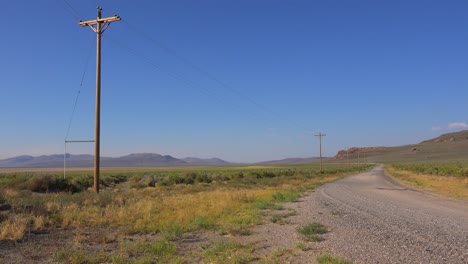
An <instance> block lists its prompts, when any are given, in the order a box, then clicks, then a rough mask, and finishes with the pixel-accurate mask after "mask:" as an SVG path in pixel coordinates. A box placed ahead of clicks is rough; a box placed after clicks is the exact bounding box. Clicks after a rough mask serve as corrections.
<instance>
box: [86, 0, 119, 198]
mask: <svg viewBox="0 0 468 264" xmlns="http://www.w3.org/2000/svg"><path fill="white" fill-rule="evenodd" d="M101 11H102V8H101V7H100V6H98V7H97V18H96V19H94V20H88V21H81V20H80V22H79V24H80V25H81V26H83V27H86V26H89V27H90V28H91V29H92V30H93V31H94V32H95V33H96V127H95V131H94V136H95V138H94V191H95V192H96V193H99V172H100V160H99V159H100V156H101V155H100V152H101V146H100V143H101V35H102V33H104V31H106V29H107V28H108V27H109V25H110V24H111V23H112V22H115V21H119V20H120V17H119V16H117V15H114V16H111V17H106V18H101Z"/></svg>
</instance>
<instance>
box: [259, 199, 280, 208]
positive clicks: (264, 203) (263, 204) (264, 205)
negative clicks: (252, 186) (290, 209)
mask: <svg viewBox="0 0 468 264" xmlns="http://www.w3.org/2000/svg"><path fill="white" fill-rule="evenodd" d="M255 207H256V208H258V209H261V210H265V209H270V210H283V209H284V207H283V205H281V204H277V203H273V202H270V201H264V200H262V201H256V202H255Z"/></svg>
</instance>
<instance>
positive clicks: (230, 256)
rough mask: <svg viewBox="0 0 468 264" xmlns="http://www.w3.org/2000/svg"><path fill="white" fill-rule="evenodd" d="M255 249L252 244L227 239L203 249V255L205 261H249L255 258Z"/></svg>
mask: <svg viewBox="0 0 468 264" xmlns="http://www.w3.org/2000/svg"><path fill="white" fill-rule="evenodd" d="M253 251H254V246H253V245H251V244H249V245H243V244H241V243H237V242H234V241H231V240H226V241H222V242H219V243H216V244H214V245H212V246H210V247H208V248H205V249H203V251H202V253H201V257H202V258H203V262H204V263H247V262H250V261H252V260H254V257H253V256H252V253H253Z"/></svg>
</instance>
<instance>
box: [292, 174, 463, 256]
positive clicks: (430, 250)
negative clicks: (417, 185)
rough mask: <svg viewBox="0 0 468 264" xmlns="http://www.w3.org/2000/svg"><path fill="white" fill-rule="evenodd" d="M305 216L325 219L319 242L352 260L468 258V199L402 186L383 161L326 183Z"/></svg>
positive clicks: (308, 200)
mask: <svg viewBox="0 0 468 264" xmlns="http://www.w3.org/2000/svg"><path fill="white" fill-rule="evenodd" d="M304 202H305V203H304V205H303V206H304V208H301V211H302V212H301V214H302V217H301V218H303V219H309V221H310V219H315V220H316V221H318V222H321V223H323V224H325V225H327V226H328V227H329V229H330V231H331V232H330V233H329V234H328V235H327V236H326V240H325V241H324V242H323V243H322V245H321V246H320V247H322V248H326V249H328V250H329V251H331V252H332V253H334V254H336V255H340V256H342V257H345V258H347V259H349V260H352V261H353V262H356V263H468V201H467V200H464V201H462V200H455V199H450V198H445V197H441V196H436V195H433V194H429V193H425V192H421V191H418V190H414V189H410V188H407V187H404V186H402V185H400V184H398V183H396V182H395V181H393V180H392V179H391V178H389V177H388V176H386V175H385V174H384V170H383V166H378V167H376V168H375V169H373V170H372V171H370V172H367V173H362V174H359V175H355V176H351V177H347V178H345V179H343V180H340V181H337V182H334V183H330V184H327V185H324V186H322V187H320V188H318V189H317V190H316V193H314V194H313V195H311V196H309V197H307V198H306V201H304Z"/></svg>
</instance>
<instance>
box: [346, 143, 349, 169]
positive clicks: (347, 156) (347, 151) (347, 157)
mask: <svg viewBox="0 0 468 264" xmlns="http://www.w3.org/2000/svg"><path fill="white" fill-rule="evenodd" d="M346 160H347V161H348V162H347V163H348V167H349V147H348V148H347V149H346Z"/></svg>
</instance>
